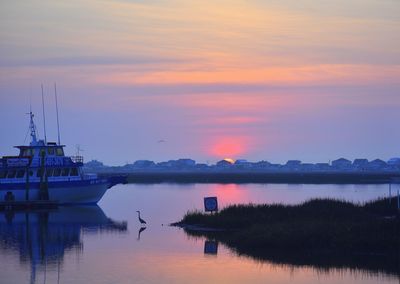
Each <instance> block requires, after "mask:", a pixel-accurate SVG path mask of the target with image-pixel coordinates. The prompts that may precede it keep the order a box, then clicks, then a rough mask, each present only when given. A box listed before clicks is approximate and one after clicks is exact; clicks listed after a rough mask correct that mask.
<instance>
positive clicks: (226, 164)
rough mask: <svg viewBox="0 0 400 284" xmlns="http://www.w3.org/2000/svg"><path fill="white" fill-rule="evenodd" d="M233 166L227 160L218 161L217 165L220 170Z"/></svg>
mask: <svg viewBox="0 0 400 284" xmlns="http://www.w3.org/2000/svg"><path fill="white" fill-rule="evenodd" d="M232 165H233V164H232V163H231V162H229V161H227V160H221V161H218V162H217V164H216V166H217V167H218V168H228V167H231V166H232Z"/></svg>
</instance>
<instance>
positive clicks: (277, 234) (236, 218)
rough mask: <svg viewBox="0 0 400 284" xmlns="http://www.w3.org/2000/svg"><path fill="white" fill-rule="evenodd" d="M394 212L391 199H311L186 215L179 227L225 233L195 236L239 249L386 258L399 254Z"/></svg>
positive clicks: (229, 207)
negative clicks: (357, 201) (361, 201)
mask: <svg viewBox="0 0 400 284" xmlns="http://www.w3.org/2000/svg"><path fill="white" fill-rule="evenodd" d="M397 213H398V212H397V200H396V199H395V198H393V199H392V200H389V199H387V198H386V199H379V200H376V201H371V202H368V203H365V204H354V203H351V202H346V201H341V200H334V199H313V200H310V201H307V202H304V203H302V204H299V205H282V204H272V205H268V204H262V205H254V204H249V205H232V206H228V207H226V208H224V209H223V210H221V211H220V212H218V213H216V214H205V213H201V212H188V213H187V214H186V215H185V216H184V217H183V219H182V221H181V222H179V223H178V224H186V225H197V226H200V227H208V228H216V229H223V230H224V232H201V233H199V234H200V235H206V236H209V237H213V238H217V239H220V240H222V241H224V242H225V243H227V244H228V245H231V246H234V247H235V248H238V249H245V250H253V251H259V250H265V249H267V248H274V249H279V248H285V249H294V250H304V249H308V250H310V249H311V250H329V251H337V250H341V251H357V252H368V253H384V254H386V253H390V252H392V251H395V252H397V253H398V252H399V247H400V246H399V243H400V241H399V239H400V234H399V218H398V217H395V216H396V214H397ZM197 233H198V232H197ZM197 233H196V232H192V234H197Z"/></svg>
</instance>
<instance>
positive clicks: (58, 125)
mask: <svg viewBox="0 0 400 284" xmlns="http://www.w3.org/2000/svg"><path fill="white" fill-rule="evenodd" d="M54 96H55V98H56V112H57V134H58V145H61V142H60V122H59V120H58V100H57V85H56V83H54Z"/></svg>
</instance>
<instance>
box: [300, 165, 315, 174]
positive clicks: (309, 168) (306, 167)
mask: <svg viewBox="0 0 400 284" xmlns="http://www.w3.org/2000/svg"><path fill="white" fill-rule="evenodd" d="M300 170H302V171H305V172H311V171H313V170H315V165H314V164H311V163H303V164H300Z"/></svg>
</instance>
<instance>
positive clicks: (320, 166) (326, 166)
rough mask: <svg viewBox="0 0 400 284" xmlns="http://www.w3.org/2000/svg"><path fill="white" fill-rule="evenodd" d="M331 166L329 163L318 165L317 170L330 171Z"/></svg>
mask: <svg viewBox="0 0 400 284" xmlns="http://www.w3.org/2000/svg"><path fill="white" fill-rule="evenodd" d="M330 169H331V166H330V165H329V164H328V163H316V164H315V170H317V171H329V170H330Z"/></svg>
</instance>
